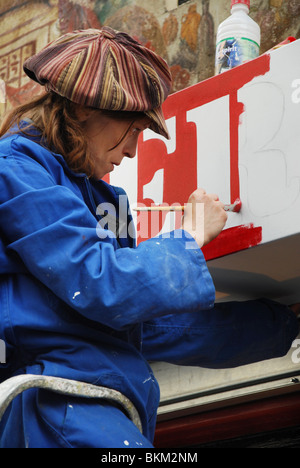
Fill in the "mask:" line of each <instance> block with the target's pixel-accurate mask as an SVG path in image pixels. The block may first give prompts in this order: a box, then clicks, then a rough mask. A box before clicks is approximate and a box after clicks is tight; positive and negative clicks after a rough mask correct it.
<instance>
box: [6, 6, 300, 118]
mask: <svg viewBox="0 0 300 468" xmlns="http://www.w3.org/2000/svg"><path fill="white" fill-rule="evenodd" d="M179 3H180V2H178V1H177V2H176V1H175V0H174V1H173V5H175V6H176V5H177V7H175V8H173V7H172V8H170V4H171V2H170V1H168V2H167V1H166V0H153V1H152V2H149V1H146V0H139V1H137V0H115V1H113V2H112V1H111V0H26V1H25V0H10V1H7V2H0V28H1V32H2V34H1V40H0V80H2V81H0V88H1V96H0V117H1V115H3V113H4V112H5V111H6V110H7V109H9V108H10V107H11V106H14V105H16V104H19V103H21V102H24V101H25V100H26V99H27V98H28V97H30V96H31V95H34V94H36V93H37V92H38V91H39V87H38V86H37V85H34V84H33V83H32V82H30V81H29V80H28V78H27V77H26V76H25V75H24V73H23V71H22V63H23V61H24V60H25V59H26V57H28V56H29V55H31V54H33V53H34V52H35V51H36V50H38V49H40V48H41V47H43V46H44V45H46V44H47V42H49V41H50V40H52V39H54V38H55V37H58V36H59V35H61V34H64V33H66V32H68V31H72V30H74V29H86V28H99V27H101V26H102V25H108V26H111V27H113V28H116V29H119V30H123V31H126V32H128V33H130V34H131V35H132V36H134V37H135V38H136V39H138V40H139V41H140V42H141V43H142V44H144V45H145V46H147V47H149V48H151V49H153V50H155V51H156V52H158V53H159V54H160V55H162V56H163V57H164V58H165V59H166V60H167V61H168V63H169V65H170V67H171V72H172V76H173V88H172V92H175V91H179V90H182V89H184V88H187V87H188V86H190V85H193V84H195V83H198V82H199V81H203V80H205V79H206V78H209V77H211V76H212V75H213V74H214V54H215V36H216V31H217V27H218V24H219V23H220V22H221V21H223V20H224V19H225V18H226V17H227V16H228V15H229V14H230V11H229V10H230V0H189V1H187V2H185V3H183V4H182V5H180V6H178V4H179ZM250 13H251V16H252V18H253V19H254V20H256V21H257V22H258V23H259V24H260V26H261V31H262V44H261V53H263V52H265V51H267V50H269V49H270V48H272V47H273V46H274V45H276V44H278V43H279V42H281V41H282V40H283V39H285V38H286V37H288V36H294V37H296V38H300V26H299V24H300V21H299V19H300V2H299V0H252V2H251V11H250ZM1 83H2V84H1Z"/></svg>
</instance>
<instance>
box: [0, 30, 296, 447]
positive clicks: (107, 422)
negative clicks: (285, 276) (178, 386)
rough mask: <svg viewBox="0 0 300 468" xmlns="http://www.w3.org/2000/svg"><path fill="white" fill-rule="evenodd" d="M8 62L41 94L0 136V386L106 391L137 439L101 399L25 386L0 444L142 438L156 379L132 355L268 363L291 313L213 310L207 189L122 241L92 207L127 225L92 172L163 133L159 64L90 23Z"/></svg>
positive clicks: (115, 194) (221, 221)
mask: <svg viewBox="0 0 300 468" xmlns="http://www.w3.org/2000/svg"><path fill="white" fill-rule="evenodd" d="M24 69H25V71H26V73H27V74H28V75H29V76H30V77H31V78H32V79H34V80H36V81H38V82H39V83H40V84H42V85H44V86H45V93H44V94H43V95H42V96H40V97H38V98H36V99H34V100H33V101H32V102H30V103H28V104H27V105H24V106H20V107H19V108H17V109H15V110H14V111H13V112H12V113H11V114H10V115H9V116H8V117H7V119H6V120H5V121H4V123H3V125H2V129H1V136H2V139H1V141H0V174H1V177H0V186H1V187H0V219H1V225H0V226H1V243H0V273H1V276H0V278H1V279H0V305H1V307H0V339H2V340H4V341H5V343H6V353H7V359H6V361H7V364H6V365H2V367H1V368H0V379H1V381H2V380H5V379H6V378H8V377H10V376H12V375H17V374H24V373H30V374H44V375H51V376H56V377H57V376H58V377H64V378H69V379H73V380H78V381H83V382H89V383H93V384H96V385H100V386H105V387H108V388H110V389H115V390H118V391H120V392H121V393H123V394H124V395H125V396H126V397H127V398H129V399H130V400H131V402H132V403H133V404H134V405H135V407H136V409H137V411H138V413H139V415H140V418H141V421H142V425H143V434H141V433H140V432H139V430H138V429H137V428H136V427H135V425H134V424H133V423H132V421H131V420H130V419H129V418H128V417H127V415H126V414H125V413H124V412H123V411H122V409H121V408H120V407H119V406H118V405H117V404H115V405H114V404H112V403H111V402H110V403H108V402H107V401H104V400H103V401H99V400H97V401H95V400H92V399H89V400H86V399H83V400H82V399H80V398H71V399H70V398H67V397H64V396H62V395H57V394H52V393H49V392H46V391H42V390H37V389H33V390H30V391H26V392H24V393H23V394H22V395H20V396H18V397H17V398H16V399H15V400H14V401H13V403H12V404H11V405H10V407H9V408H8V409H7V411H6V413H5V415H4V417H3V419H2V421H1V423H0V441H1V446H2V447H51V448H53V447H124V448H126V447H129V448H139V447H142V448H145V447H152V442H153V437H154V429H155V421H156V411H157V406H158V402H159V388H158V385H157V382H156V380H155V378H154V376H153V373H152V371H151V368H150V367H149V364H148V360H157V359H159V360H164V361H168V362H172V363H177V364H182V365H197V366H207V367H228V366H229V367H230V366H237V365H241V364H246V363H248V362H254V361H257V360H260V359H268V358H272V357H275V356H281V355H284V354H285V353H286V352H287V351H288V349H289V347H290V345H291V343H292V340H293V339H294V338H295V336H296V335H297V331H298V325H297V320H296V318H295V316H294V314H293V312H292V311H291V310H290V309H289V308H287V307H284V306H280V305H278V304H275V303H272V302H270V301H255V302H254V301H253V302H247V303H244V304H243V305H241V304H234V303H232V304H223V305H218V306H214V297H215V290H214V285H213V282H212V279H211V277H210V274H209V272H208V270H207V266H206V263H205V260H204V257H203V255H202V252H201V249H200V248H201V247H202V246H203V245H204V244H206V243H208V242H209V241H210V240H212V239H213V238H214V237H216V236H217V235H218V234H219V232H220V231H221V230H222V228H223V227H224V225H225V222H226V213H225V211H224V209H223V208H224V207H223V205H222V203H221V202H220V201H218V197H217V196H216V195H208V194H206V193H205V191H204V190H197V191H196V192H194V193H193V194H192V195H191V197H190V199H189V202H190V203H189V205H188V208H187V210H186V211H185V215H184V219H183V225H182V229H180V230H178V231H175V232H172V233H170V235H169V236H168V237H164V238H155V239H150V240H148V241H145V242H142V243H141V244H140V245H139V246H138V247H135V244H134V239H133V237H132V236H131V234H130V232H129V230H127V235H126V236H124V235H122V236H120V235H119V234H120V230H119V229H116V232H112V231H111V230H108V229H107V225H106V224H107V223H103V220H104V218H105V217H103V216H102V217H101V215H99V214H98V210H97V207H98V206H99V205H100V204H102V203H105V204H106V206H111V207H112V208H113V209H112V213H116V216H115V221H116V226H117V228H118V227H119V228H120V226H122V225H123V226H124V225H126V226H129V225H130V223H131V215H130V213H129V214H127V213H126V219H120V217H119V197H120V196H121V195H122V196H123V197H124V196H125V193H124V191H123V190H122V189H120V188H117V187H112V186H110V185H109V184H107V183H105V182H104V181H103V180H101V179H102V178H103V176H104V175H105V174H107V173H109V172H111V171H112V170H113V169H114V167H115V166H117V165H119V164H120V163H121V162H122V159H123V158H124V157H129V158H132V157H134V155H135V150H136V145H137V139H138V135H139V134H140V133H141V131H143V130H144V129H145V128H148V127H149V128H151V129H152V130H154V131H155V132H157V133H160V134H162V135H164V136H166V137H167V136H168V133H167V127H166V124H165V121H164V118H163V114H162V111H161V104H162V102H163V101H164V99H165V98H166V97H167V95H168V92H169V89H170V73H169V69H168V67H167V65H166V63H165V62H164V61H163V60H162V59H161V58H160V57H158V56H157V55H156V54H155V53H153V52H152V51H150V50H148V49H146V48H144V47H143V46H141V45H140V44H138V43H137V42H136V41H134V40H133V39H132V38H130V37H129V36H128V35H127V34H125V33H119V32H116V31H113V30H112V29H110V28H103V29H102V30H99V31H98V30H85V31H77V32H75V33H70V34H67V35H65V36H63V37H61V38H59V39H58V40H56V41H54V42H53V43H51V44H50V45H48V46H47V47H46V48H45V49H43V50H42V51H41V52H40V53H38V54H37V55H36V56H34V57H32V58H30V59H29V60H27V62H26V63H25V65H24ZM197 202H201V203H204V207H205V212H204V214H205V224H204V229H203V232H204V234H203V235H201V232H202V229H201V226H202V220H201V216H200V215H199V218H194V219H193V213H194V211H196V213H197V210H195V206H196V203H197ZM102 223H103V224H102ZM189 247H191V248H189Z"/></svg>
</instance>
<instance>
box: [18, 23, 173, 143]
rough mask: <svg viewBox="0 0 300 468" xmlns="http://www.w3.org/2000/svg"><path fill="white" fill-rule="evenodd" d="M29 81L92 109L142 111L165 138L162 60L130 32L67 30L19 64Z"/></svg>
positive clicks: (167, 81) (167, 78)
mask: <svg viewBox="0 0 300 468" xmlns="http://www.w3.org/2000/svg"><path fill="white" fill-rule="evenodd" d="M23 68H24V71H25V73H26V74H27V75H28V76H29V77H30V78H31V79H33V80H34V81H37V82H38V83H40V84H41V85H43V86H45V88H46V89H47V91H53V92H55V93H57V94H59V95H61V96H64V97H65V98H67V99H69V100H70V101H72V102H75V103H77V104H81V105H84V106H88V107H93V108H96V109H105V110H112V111H135V112H144V113H145V114H146V115H147V116H148V117H149V118H150V119H151V121H152V123H151V126H150V128H151V129H152V130H153V131H155V132H156V133H159V134H161V135H163V136H164V137H166V138H169V134H168V129H167V126H166V122H165V119H164V116H163V112H162V108H161V105H162V103H163V102H164V100H165V99H166V98H167V96H168V94H169V92H170V88H171V74H170V69H169V67H168V65H167V63H166V62H165V60H164V59H163V58H162V57H160V56H159V55H157V54H156V53H155V52H153V51H152V50H150V49H148V48H147V47H144V46H143V45H141V44H140V43H139V42H137V41H136V40H135V39H133V38H132V37H131V36H130V35H128V34H127V33H124V32H119V31H115V30H114V29H112V28H109V27H103V28H102V29H85V30H78V31H74V32H71V33H67V34H65V35H63V36H61V37H59V38H58V39H56V40H54V41H52V42H51V43H50V44H48V45H47V46H46V47H44V48H43V49H42V50H41V51H40V52H38V53H37V54H36V55H34V56H32V57H30V58H29V59H27V60H26V61H25V63H24V65H23Z"/></svg>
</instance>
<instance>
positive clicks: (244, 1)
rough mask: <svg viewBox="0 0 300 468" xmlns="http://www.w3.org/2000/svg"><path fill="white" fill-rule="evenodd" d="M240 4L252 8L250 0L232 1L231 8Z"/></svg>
mask: <svg viewBox="0 0 300 468" xmlns="http://www.w3.org/2000/svg"><path fill="white" fill-rule="evenodd" d="M238 3H242V4H243V5H247V7H248V8H250V0H231V8H232V7H233V5H237V4H238Z"/></svg>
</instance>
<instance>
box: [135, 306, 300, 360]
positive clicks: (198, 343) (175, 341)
mask: <svg viewBox="0 0 300 468" xmlns="http://www.w3.org/2000/svg"><path fill="white" fill-rule="evenodd" d="M298 332H299V325H298V321H297V318H296V316H295V315H294V313H293V312H292V311H291V310H290V309H289V308H288V307H286V306H284V305H281V304H278V303H276V302H273V301H271V300H267V299H262V300H251V301H245V302H227V303H221V304H216V305H215V306H214V308H212V309H210V310H202V311H199V312H196V313H193V314H190V313H184V314H182V315H178V316H172V315H170V316H168V317H161V318H158V319H155V320H153V321H150V322H149V323H145V324H143V347H142V350H143V354H144V355H145V357H146V358H147V359H148V360H150V361H165V362H169V363H173V364H178V365H190V366H200V367H207V368H231V367H237V366H241V365H245V364H250V363H253V362H257V361H262V360H266V359H271V358H275V357H280V356H284V355H285V354H286V353H287V352H288V350H289V349H290V347H291V344H292V342H293V340H294V339H295V338H296V336H297V334H298Z"/></svg>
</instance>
